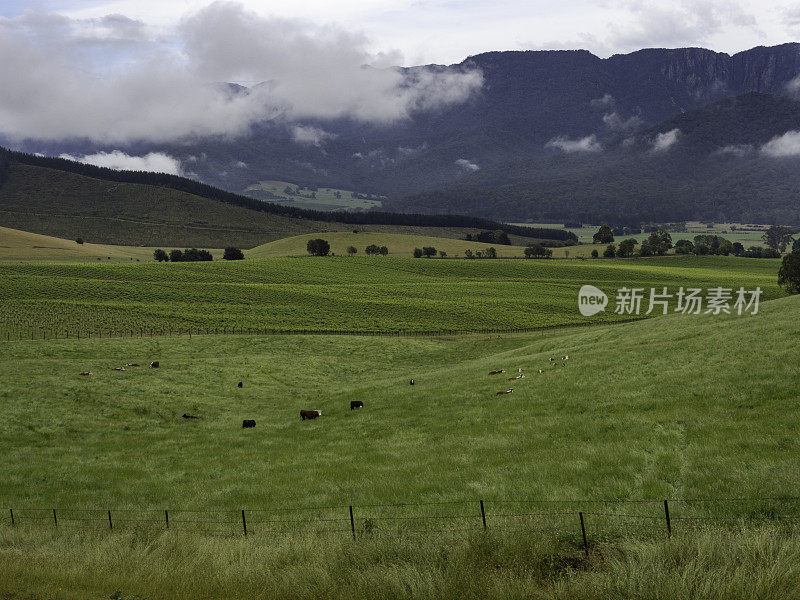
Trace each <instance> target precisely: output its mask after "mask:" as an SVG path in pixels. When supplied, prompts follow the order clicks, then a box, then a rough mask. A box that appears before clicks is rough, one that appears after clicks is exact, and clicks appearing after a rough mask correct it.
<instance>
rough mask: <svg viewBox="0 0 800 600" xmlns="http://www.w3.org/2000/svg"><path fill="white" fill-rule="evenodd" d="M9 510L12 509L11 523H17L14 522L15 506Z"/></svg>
mask: <svg viewBox="0 0 800 600" xmlns="http://www.w3.org/2000/svg"><path fill="white" fill-rule="evenodd" d="M8 510H10V511H11V524H12V525H16V523H15V522H14V509H13V508H9V509H8Z"/></svg>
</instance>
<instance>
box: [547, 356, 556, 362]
mask: <svg viewBox="0 0 800 600" xmlns="http://www.w3.org/2000/svg"><path fill="white" fill-rule="evenodd" d="M547 360H549V361H550V362H553V361H554V360H555V358H553V357H552V356H551V357H550V358H548V359H547Z"/></svg>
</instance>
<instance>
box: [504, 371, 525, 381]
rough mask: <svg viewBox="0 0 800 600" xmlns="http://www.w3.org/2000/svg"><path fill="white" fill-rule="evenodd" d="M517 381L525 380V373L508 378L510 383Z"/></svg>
mask: <svg viewBox="0 0 800 600" xmlns="http://www.w3.org/2000/svg"><path fill="white" fill-rule="evenodd" d="M515 379H525V373H520V374H519V375H517V376H516V377H509V378H508V380H509V381H514V380H515Z"/></svg>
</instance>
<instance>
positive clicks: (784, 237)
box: [761, 225, 792, 252]
mask: <svg viewBox="0 0 800 600" xmlns="http://www.w3.org/2000/svg"><path fill="white" fill-rule="evenodd" d="M761 239H762V240H764V243H765V244H766V245H767V246H769V247H770V248H772V249H773V250H779V251H780V252H785V251H786V246H788V245H789V244H790V243H791V242H792V230H791V229H790V228H789V227H781V226H779V225H773V226H772V227H770V228H769V229H767V230H766V231H765V232H764V235H763V236H761Z"/></svg>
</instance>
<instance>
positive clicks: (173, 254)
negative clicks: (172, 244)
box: [169, 249, 183, 262]
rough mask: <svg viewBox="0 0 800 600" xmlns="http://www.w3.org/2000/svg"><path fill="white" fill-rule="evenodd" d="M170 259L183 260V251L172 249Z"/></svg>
mask: <svg viewBox="0 0 800 600" xmlns="http://www.w3.org/2000/svg"><path fill="white" fill-rule="evenodd" d="M169 260H170V262H183V252H181V251H180V250H177V249H176V250H170V251H169Z"/></svg>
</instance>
